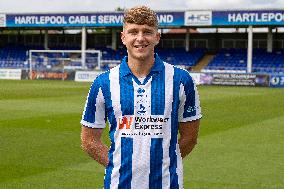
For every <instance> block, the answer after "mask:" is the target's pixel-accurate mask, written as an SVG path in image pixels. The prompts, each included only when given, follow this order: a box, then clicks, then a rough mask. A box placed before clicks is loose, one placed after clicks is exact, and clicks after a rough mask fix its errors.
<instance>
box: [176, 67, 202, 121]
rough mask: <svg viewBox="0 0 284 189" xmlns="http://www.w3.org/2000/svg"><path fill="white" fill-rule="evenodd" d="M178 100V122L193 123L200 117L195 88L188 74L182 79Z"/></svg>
mask: <svg viewBox="0 0 284 189" xmlns="http://www.w3.org/2000/svg"><path fill="white" fill-rule="evenodd" d="M179 98H180V106H179V122H188V121H194V120H197V119H200V118H201V117H202V115H201V107H200V101H199V95H198V91H197V87H196V85H195V83H194V81H193V79H192V77H191V76H190V75H189V73H188V72H186V74H185V75H184V76H183V78H182V82H181V84H180V90H179Z"/></svg>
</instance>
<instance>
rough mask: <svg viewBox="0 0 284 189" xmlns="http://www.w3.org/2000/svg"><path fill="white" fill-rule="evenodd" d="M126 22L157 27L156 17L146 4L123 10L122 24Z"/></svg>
mask: <svg viewBox="0 0 284 189" xmlns="http://www.w3.org/2000/svg"><path fill="white" fill-rule="evenodd" d="M126 23H130V24H138V25H144V24H146V25H148V26H152V27H155V28H158V25H159V24H158V19H157V15H156V13H155V12H154V11H153V10H151V9H150V8H149V7H146V6H138V7H133V8H131V9H128V10H126V11H125V12H124V18H123V25H125V24H126Z"/></svg>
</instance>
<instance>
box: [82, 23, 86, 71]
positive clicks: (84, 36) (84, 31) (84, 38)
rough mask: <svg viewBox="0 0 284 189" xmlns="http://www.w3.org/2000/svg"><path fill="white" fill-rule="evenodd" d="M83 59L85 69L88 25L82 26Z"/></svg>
mask: <svg viewBox="0 0 284 189" xmlns="http://www.w3.org/2000/svg"><path fill="white" fill-rule="evenodd" d="M81 40H82V41H81V61H82V67H83V69H87V67H86V27H82V39H81Z"/></svg>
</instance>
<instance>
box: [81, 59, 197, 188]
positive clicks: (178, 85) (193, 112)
mask: <svg viewBox="0 0 284 189" xmlns="http://www.w3.org/2000/svg"><path fill="white" fill-rule="evenodd" d="M200 118H201V110H200V103H199V97H198V93H197V89H196V86H195V84H194V82H193V80H192V78H191V76H190V75H189V73H188V72H187V71H185V70H183V69H180V68H176V67H174V66H172V65H170V64H168V63H165V62H163V61H161V59H160V58H159V57H158V55H157V54H156V55H155V64H154V66H153V68H152V69H151V72H150V73H149V74H148V76H147V77H146V78H145V79H144V81H143V82H140V81H139V80H138V79H137V78H136V77H135V76H134V75H133V74H132V73H131V71H130V69H129V67H128V65H127V57H125V58H124V59H123V61H122V63H121V64H120V65H119V66H117V67H115V68H113V69H111V70H110V71H108V72H105V73H103V74H101V75H99V76H98V77H97V78H96V79H95V81H94V82H93V84H92V86H91V89H90V91H89V94H88V97H87V101H86V105H85V108H84V112H83V115H82V120H81V124H82V125H84V126H86V127H91V128H104V127H105V125H106V124H105V122H106V120H107V121H108V122H109V137H110V140H111V146H110V149H109V164H108V166H107V168H106V171H105V181H104V188H105V189H140V188H143V189H148V188H149V189H168V188H171V189H179V188H183V167H182V158H181V155H180V151H179V146H178V123H179V122H187V121H192V120H196V119H200Z"/></svg>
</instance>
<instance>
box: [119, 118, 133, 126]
mask: <svg viewBox="0 0 284 189" xmlns="http://www.w3.org/2000/svg"><path fill="white" fill-rule="evenodd" d="M132 122H133V117H126V116H123V117H122V118H118V125H119V127H118V128H119V129H124V127H125V129H130V126H131V125H132Z"/></svg>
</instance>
